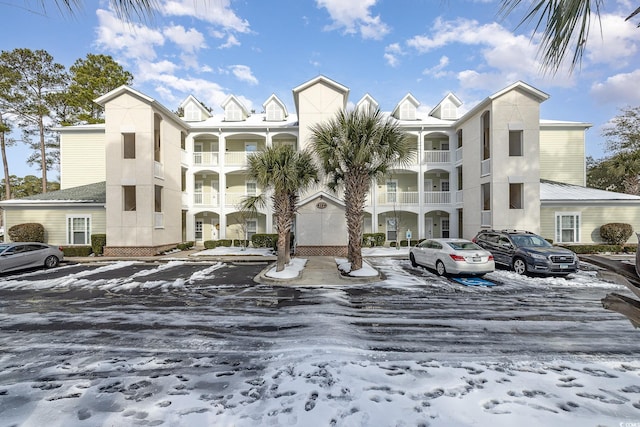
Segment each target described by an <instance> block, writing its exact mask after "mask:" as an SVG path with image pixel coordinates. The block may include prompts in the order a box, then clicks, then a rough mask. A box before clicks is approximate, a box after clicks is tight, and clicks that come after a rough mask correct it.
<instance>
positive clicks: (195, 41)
mask: <svg viewBox="0 0 640 427" xmlns="http://www.w3.org/2000/svg"><path fill="white" fill-rule="evenodd" d="M162 32H163V34H164V35H165V36H166V37H167V38H168V39H169V40H171V41H172V42H174V43H175V44H177V45H178V46H179V47H180V48H182V50H184V51H186V52H190V53H191V52H195V51H197V50H199V49H202V48H205V47H207V45H206V43H205V41H204V36H203V35H202V33H201V32H200V31H198V30H196V29H195V28H191V29H189V30H185V28H184V27H183V26H182V25H172V26H169V27H165V28H164V29H163V31H162Z"/></svg>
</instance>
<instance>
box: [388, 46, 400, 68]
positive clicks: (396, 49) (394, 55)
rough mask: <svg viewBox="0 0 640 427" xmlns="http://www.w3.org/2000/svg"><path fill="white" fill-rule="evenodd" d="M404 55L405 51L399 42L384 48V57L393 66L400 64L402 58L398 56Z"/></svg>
mask: <svg viewBox="0 0 640 427" xmlns="http://www.w3.org/2000/svg"><path fill="white" fill-rule="evenodd" d="M402 55H404V52H403V51H402V48H401V47H400V44H398V43H392V44H390V45H388V46H387V47H385V48H384V59H385V60H386V61H387V64H389V65H390V66H392V67H397V66H398V65H400V59H399V58H398V57H399V56H402Z"/></svg>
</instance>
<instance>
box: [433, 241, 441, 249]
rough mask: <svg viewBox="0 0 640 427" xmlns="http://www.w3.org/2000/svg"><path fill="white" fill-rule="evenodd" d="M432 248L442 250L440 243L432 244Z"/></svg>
mask: <svg viewBox="0 0 640 427" xmlns="http://www.w3.org/2000/svg"><path fill="white" fill-rule="evenodd" d="M431 247H432V248H433V249H442V245H441V244H440V243H439V242H431Z"/></svg>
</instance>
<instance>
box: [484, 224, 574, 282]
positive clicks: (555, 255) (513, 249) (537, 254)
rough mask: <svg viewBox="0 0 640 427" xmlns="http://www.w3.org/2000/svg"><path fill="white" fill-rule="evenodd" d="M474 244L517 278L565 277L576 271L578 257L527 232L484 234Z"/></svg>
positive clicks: (489, 232)
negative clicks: (526, 276)
mask: <svg viewBox="0 0 640 427" xmlns="http://www.w3.org/2000/svg"><path fill="white" fill-rule="evenodd" d="M473 241H474V242H475V243H477V244H478V245H479V246H481V247H483V248H484V249H486V250H488V251H489V252H491V253H492V254H493V257H494V259H495V262H496V264H502V265H504V266H506V267H508V268H511V269H513V271H515V272H516V273H518V274H527V273H537V274H548V275H555V276H566V275H567V274H569V273H575V272H576V271H578V264H579V261H578V256H577V255H576V254H575V253H574V252H572V251H570V250H569V249H565V248H560V247H557V246H553V245H552V244H551V243H549V242H547V241H546V240H545V239H544V238H543V237H541V236H538V235H537V234H534V233H531V232H528V231H518V230H502V231H495V230H483V231H481V232H479V233H478V234H477V235H476V237H474V238H473Z"/></svg>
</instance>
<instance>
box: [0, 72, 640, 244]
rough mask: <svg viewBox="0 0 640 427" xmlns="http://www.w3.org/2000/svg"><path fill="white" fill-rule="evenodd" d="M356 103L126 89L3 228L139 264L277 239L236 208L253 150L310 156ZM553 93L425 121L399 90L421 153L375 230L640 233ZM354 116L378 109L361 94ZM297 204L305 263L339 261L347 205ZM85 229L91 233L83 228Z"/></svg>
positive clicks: (373, 216) (338, 96)
mask: <svg viewBox="0 0 640 427" xmlns="http://www.w3.org/2000/svg"><path fill="white" fill-rule="evenodd" d="M348 96H349V89H348V88H347V87H345V86H343V85H341V84H339V83H336V82H334V81H332V80H331V79H328V78H326V77H324V76H318V77H316V78H314V79H312V80H310V81H308V82H305V83H303V84H301V85H299V86H297V87H295V88H294V89H293V100H294V104H295V109H296V114H293V113H290V112H289V111H287V108H286V106H285V104H284V103H283V102H282V101H281V99H280V98H278V96H276V95H275V94H274V95H271V96H269V97H268V98H267V99H266V101H265V102H264V104H263V106H262V107H263V108H264V111H263V112H261V113H254V112H252V111H249V110H247V108H246V107H245V106H244V105H243V104H242V102H241V100H240V99H239V98H238V97H236V96H233V95H231V96H229V97H228V98H227V99H225V101H224V103H223V104H222V106H221V107H222V109H223V111H222V112H215V111H214V112H213V113H212V112H211V111H210V110H209V109H207V108H206V107H205V106H204V105H203V104H202V103H201V102H199V101H198V100H197V99H196V98H194V97H193V96H189V97H188V98H186V99H185V100H184V101H183V102H182V103H181V104H180V106H179V107H180V111H181V112H182V117H178V116H176V115H175V114H174V113H172V112H171V111H170V110H168V109H167V108H166V107H164V106H163V105H161V104H159V103H158V102H157V101H155V100H154V99H152V98H150V97H148V96H146V95H144V94H142V93H140V92H137V91H135V90H133V89H131V88H129V87H125V86H123V87H120V88H118V89H115V90H113V91H111V92H109V93H107V94H105V95H103V96H102V97H100V98H98V99H97V100H96V102H98V103H99V104H101V105H103V106H104V107H105V121H106V122H105V124H104V125H88V126H73V127H68V128H61V129H59V131H60V135H61V139H60V145H61V171H60V176H61V188H62V190H60V191H59V192H56V193H57V194H59V195H58V196H56V193H48V194H47V195H42V196H34V197H31V198H27V199H21V200H11V201H5V202H1V203H0V206H1V207H3V208H4V209H5V224H6V227H7V228H8V227H10V226H11V225H13V224H16V223H19V222H33V221H35V222H42V223H43V224H44V225H45V229H47V232H48V240H49V243H54V244H62V245H70V244H79V242H81V241H86V239H87V235H88V234H91V233H105V232H106V234H107V247H106V248H105V254H107V255H131V256H133V255H151V254H155V253H158V252H160V251H162V250H164V249H166V248H169V247H172V246H174V245H175V244H176V243H179V242H181V241H189V240H195V241H197V242H200V243H201V242H203V241H205V240H216V239H243V238H244V237H245V235H249V236H250V235H252V234H253V233H274V232H275V227H274V225H273V217H272V213H271V211H270V209H268V208H267V209H264V210H262V211H260V213H259V214H258V216H257V217H255V218H246V217H245V216H244V215H242V214H241V213H240V212H239V205H240V202H241V200H242V199H243V198H244V197H245V196H247V195H253V194H257V193H259V192H260V191H261V189H260V188H258V187H257V186H256V183H255V182H253V181H251V180H250V179H248V176H247V174H246V171H245V167H246V160H247V156H248V155H249V154H251V153H254V152H256V151H259V150H262V149H264V148H266V147H268V146H272V145H279V144H287V145H291V146H293V147H295V148H297V149H303V148H305V147H307V146H308V144H309V142H310V136H311V132H310V128H311V126H313V125H314V124H316V123H319V122H322V121H324V120H327V119H329V118H332V117H334V115H335V113H336V112H337V111H338V110H340V109H342V108H346V107H347V102H348ZM547 98H548V95H547V94H545V93H544V92H541V91H540V90H538V89H536V88H533V87H531V86H529V85H527V84H526V83H523V82H517V83H514V84H512V85H511V86H509V87H507V88H505V89H503V90H501V91H499V92H497V93H495V94H493V95H491V96H489V97H488V98H486V99H485V100H483V101H482V102H480V103H479V104H478V105H476V106H475V107H473V108H472V109H471V110H470V111H468V112H466V113H464V114H460V107H461V105H462V102H461V101H460V100H459V99H458V98H457V97H456V96H455V95H453V94H448V95H447V96H445V97H444V98H443V99H442V100H441V101H440V102H439V103H438V104H437V105H436V107H435V108H433V109H432V110H431V111H430V112H429V113H428V114H427V113H424V112H422V111H421V110H420V109H419V105H420V102H419V101H418V99H417V98H416V97H415V96H414V95H412V94H407V95H406V96H404V97H403V98H402V99H401V100H400V102H398V104H397V105H396V106H395V107H394V108H393V109H392V110H391V112H390V113H387V114H389V115H391V116H392V117H394V118H395V119H396V120H397V121H398V123H399V125H400V127H401V128H402V129H404V130H405V131H406V132H407V134H408V135H409V137H410V138H411V139H412V141H413V142H414V144H415V147H416V149H417V155H416V157H415V159H414V160H413V162H412V163H411V164H410V165H408V166H404V167H402V168H398V169H394V170H393V171H392V173H390V174H389V176H388V177H386V178H385V179H383V180H380V181H379V182H376V183H374V184H373V185H372V191H371V194H370V195H369V197H368V205H367V206H366V209H365V210H366V213H365V220H364V221H365V223H364V231H365V233H369V232H382V233H385V235H386V237H387V241H388V242H390V241H396V240H403V239H405V238H406V235H407V231H409V230H410V231H411V235H412V240H417V239H420V238H425V237H431V236H433V237H446V236H451V237H455V236H459V237H465V238H472V237H473V236H474V235H475V234H476V233H477V231H478V230H480V229H483V228H494V229H505V228H509V229H526V230H530V231H533V232H537V233H540V234H542V235H543V236H544V237H546V238H550V239H553V240H554V241H556V242H567V243H592V242H598V241H600V236H599V233H598V229H599V226H600V225H602V224H604V223H606V222H625V223H629V224H631V225H632V226H633V227H634V229H636V230H640V209H638V208H640V197H637V196H630V195H624V194H617V193H611V192H605V191H600V190H593V189H587V188H585V183H586V165H585V132H586V130H587V129H588V128H589V127H591V125H590V124H589V123H580V122H562V121H547V120H541V119H540V104H541V103H542V102H544V101H545V100H546V99H547ZM355 106H356V107H355V108H378V103H377V101H376V100H375V99H374V98H373V96H371V95H370V94H365V95H364V96H363V97H362V98H361V99H360V100H359V101H358V102H357V103H356V104H355ZM102 182H103V183H102ZM96 183H102V184H96ZM87 184H94V185H99V186H102V187H100V188H104V192H105V193H104V194H103V198H102V199H100V198H99V197H96V198H95V200H93V201H92V202H91V203H94V204H91V206H90V209H88V208H89V202H88V200H87V199H86V197H85V198H83V197H81V196H80V195H78V196H77V199H74V198H73V197H74V196H73V194H74V193H73V192H74V191H75V190H74V188H76V187H78V186H82V185H87ZM81 188H82V187H81ZM65 192H66V193H65ZM70 192H71V193H70ZM50 197H53V198H55V199H56V201H57V202H56V201H52V200H50V199H48V198H50ZM69 197H71V199H70V198H69ZM300 200H301V201H300V206H299V213H298V218H297V222H296V228H295V230H294V232H295V236H296V245H297V246H296V249H297V252H298V254H300V255H314V254H335V255H344V254H345V253H346V242H347V232H346V222H345V219H344V204H343V202H342V200H341V197H340V195H335V194H331V193H329V192H328V191H327V190H326V189H325V188H321V187H319V188H317V189H316V190H315V191H310V192H308V193H307V194H304V195H301V198H300ZM101 203H102V204H101ZM80 218H85V220H84V222H82V220H80ZM86 218H88V220H87V219H86ZM75 219H77V221H76V220H75ZM81 223H82V224H81ZM62 224H65V226H62ZM81 226H83V227H85V228H84V230H85V234H84V237H83V238H80V237H79V236H80V234H79V232H78V234H76V233H77V232H76V228H78V227H81ZM54 227H57V229H55V230H54ZM86 227H90V228H89V229H88V230H89V231H87V228H86Z"/></svg>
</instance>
